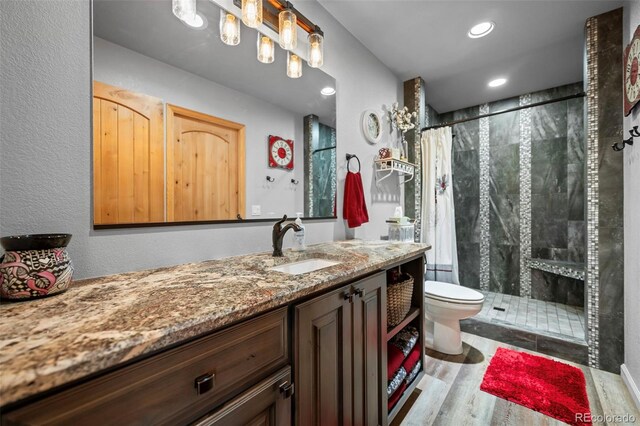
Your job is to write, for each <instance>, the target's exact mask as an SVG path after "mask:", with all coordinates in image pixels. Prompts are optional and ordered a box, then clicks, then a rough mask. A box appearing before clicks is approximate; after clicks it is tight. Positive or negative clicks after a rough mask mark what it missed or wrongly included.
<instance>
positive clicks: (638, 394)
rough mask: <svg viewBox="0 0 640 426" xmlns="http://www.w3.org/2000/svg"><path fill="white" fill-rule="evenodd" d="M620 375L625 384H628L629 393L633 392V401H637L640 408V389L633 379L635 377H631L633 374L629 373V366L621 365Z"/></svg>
mask: <svg viewBox="0 0 640 426" xmlns="http://www.w3.org/2000/svg"><path fill="white" fill-rule="evenodd" d="M620 376H622V381H623V382H624V384H625V385H627V389H629V393H631V397H632V398H633V401H634V402H635V403H636V406H637V407H638V409H639V410H640V390H639V389H638V386H637V385H636V383H635V382H634V381H633V377H631V374H629V370H628V369H627V366H626V365H624V364H622V365H621V366H620Z"/></svg>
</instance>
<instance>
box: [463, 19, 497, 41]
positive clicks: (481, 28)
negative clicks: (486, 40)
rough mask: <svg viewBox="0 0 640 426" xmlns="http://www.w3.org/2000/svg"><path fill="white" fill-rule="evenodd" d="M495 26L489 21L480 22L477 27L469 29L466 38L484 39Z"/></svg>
mask: <svg viewBox="0 0 640 426" xmlns="http://www.w3.org/2000/svg"><path fill="white" fill-rule="evenodd" d="M495 26H496V24H494V23H493V22H491V21H487V22H480V23H479V24H477V25H474V26H473V27H471V29H470V30H469V32H468V33H467V36H468V37H469V38H480V37H484V36H486V35H489V33H490V32H491V31H493V29H494V28H495Z"/></svg>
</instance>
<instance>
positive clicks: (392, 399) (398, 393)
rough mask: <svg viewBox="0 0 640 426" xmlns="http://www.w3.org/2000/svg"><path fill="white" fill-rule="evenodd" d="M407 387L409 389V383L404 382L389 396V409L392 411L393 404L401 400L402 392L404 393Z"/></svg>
mask: <svg viewBox="0 0 640 426" xmlns="http://www.w3.org/2000/svg"><path fill="white" fill-rule="evenodd" d="M406 389H407V384H406V383H402V385H400V387H399V388H398V390H396V391H395V392H394V393H393V395H391V396H390V397H389V402H388V405H387V408H388V409H389V411H391V409H392V408H393V406H394V405H396V403H397V402H398V401H399V400H400V397H401V396H402V394H403V393H404V391H405V390H406Z"/></svg>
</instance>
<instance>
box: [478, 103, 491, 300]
mask: <svg viewBox="0 0 640 426" xmlns="http://www.w3.org/2000/svg"><path fill="white" fill-rule="evenodd" d="M479 114H480V115H486V114H489V104H482V105H480V111H479ZM489 148H490V147H489V118H488V117H485V118H481V119H480V141H479V146H478V157H479V160H480V212H479V220H480V290H482V291H489V279H490V275H489V271H490V267H491V259H490V254H491V252H490V245H491V236H490V234H489V223H490V221H489V215H490V211H489V209H490V200H489V188H490V185H491V181H490V179H491V178H490V176H489V160H490V151H489Z"/></svg>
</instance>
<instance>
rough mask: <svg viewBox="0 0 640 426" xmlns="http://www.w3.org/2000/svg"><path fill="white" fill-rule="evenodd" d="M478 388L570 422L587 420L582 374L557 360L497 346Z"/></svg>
mask: <svg viewBox="0 0 640 426" xmlns="http://www.w3.org/2000/svg"><path fill="white" fill-rule="evenodd" d="M480 389H481V390H483V391H485V392H487V393H490V394H491V395H495V396H497V397H500V398H504V399H506V400H508V401H511V402H515V403H516V404H520V405H523V406H525V407H527V408H531V409H532V410H535V411H537V412H539V413H542V414H546V415H547V416H550V417H553V418H554V419H558V420H560V421H563V422H565V423H568V424H570V425H586V424H591V411H590V410H589V399H588V398H587V388H586V384H585V380H584V374H583V373H582V370H580V369H579V368H576V367H572V366H570V365H567V364H564V363H561V362H557V361H554V360H551V359H548V358H543V357H541V356H536V355H529V354H527V353H524V352H518V351H513V350H511V349H505V348H498V350H497V351H496V353H495V355H494V356H493V358H492V359H491V363H490V364H489V367H488V368H487V371H486V373H485V374H484V379H483V380H482V384H481V385H480Z"/></svg>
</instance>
